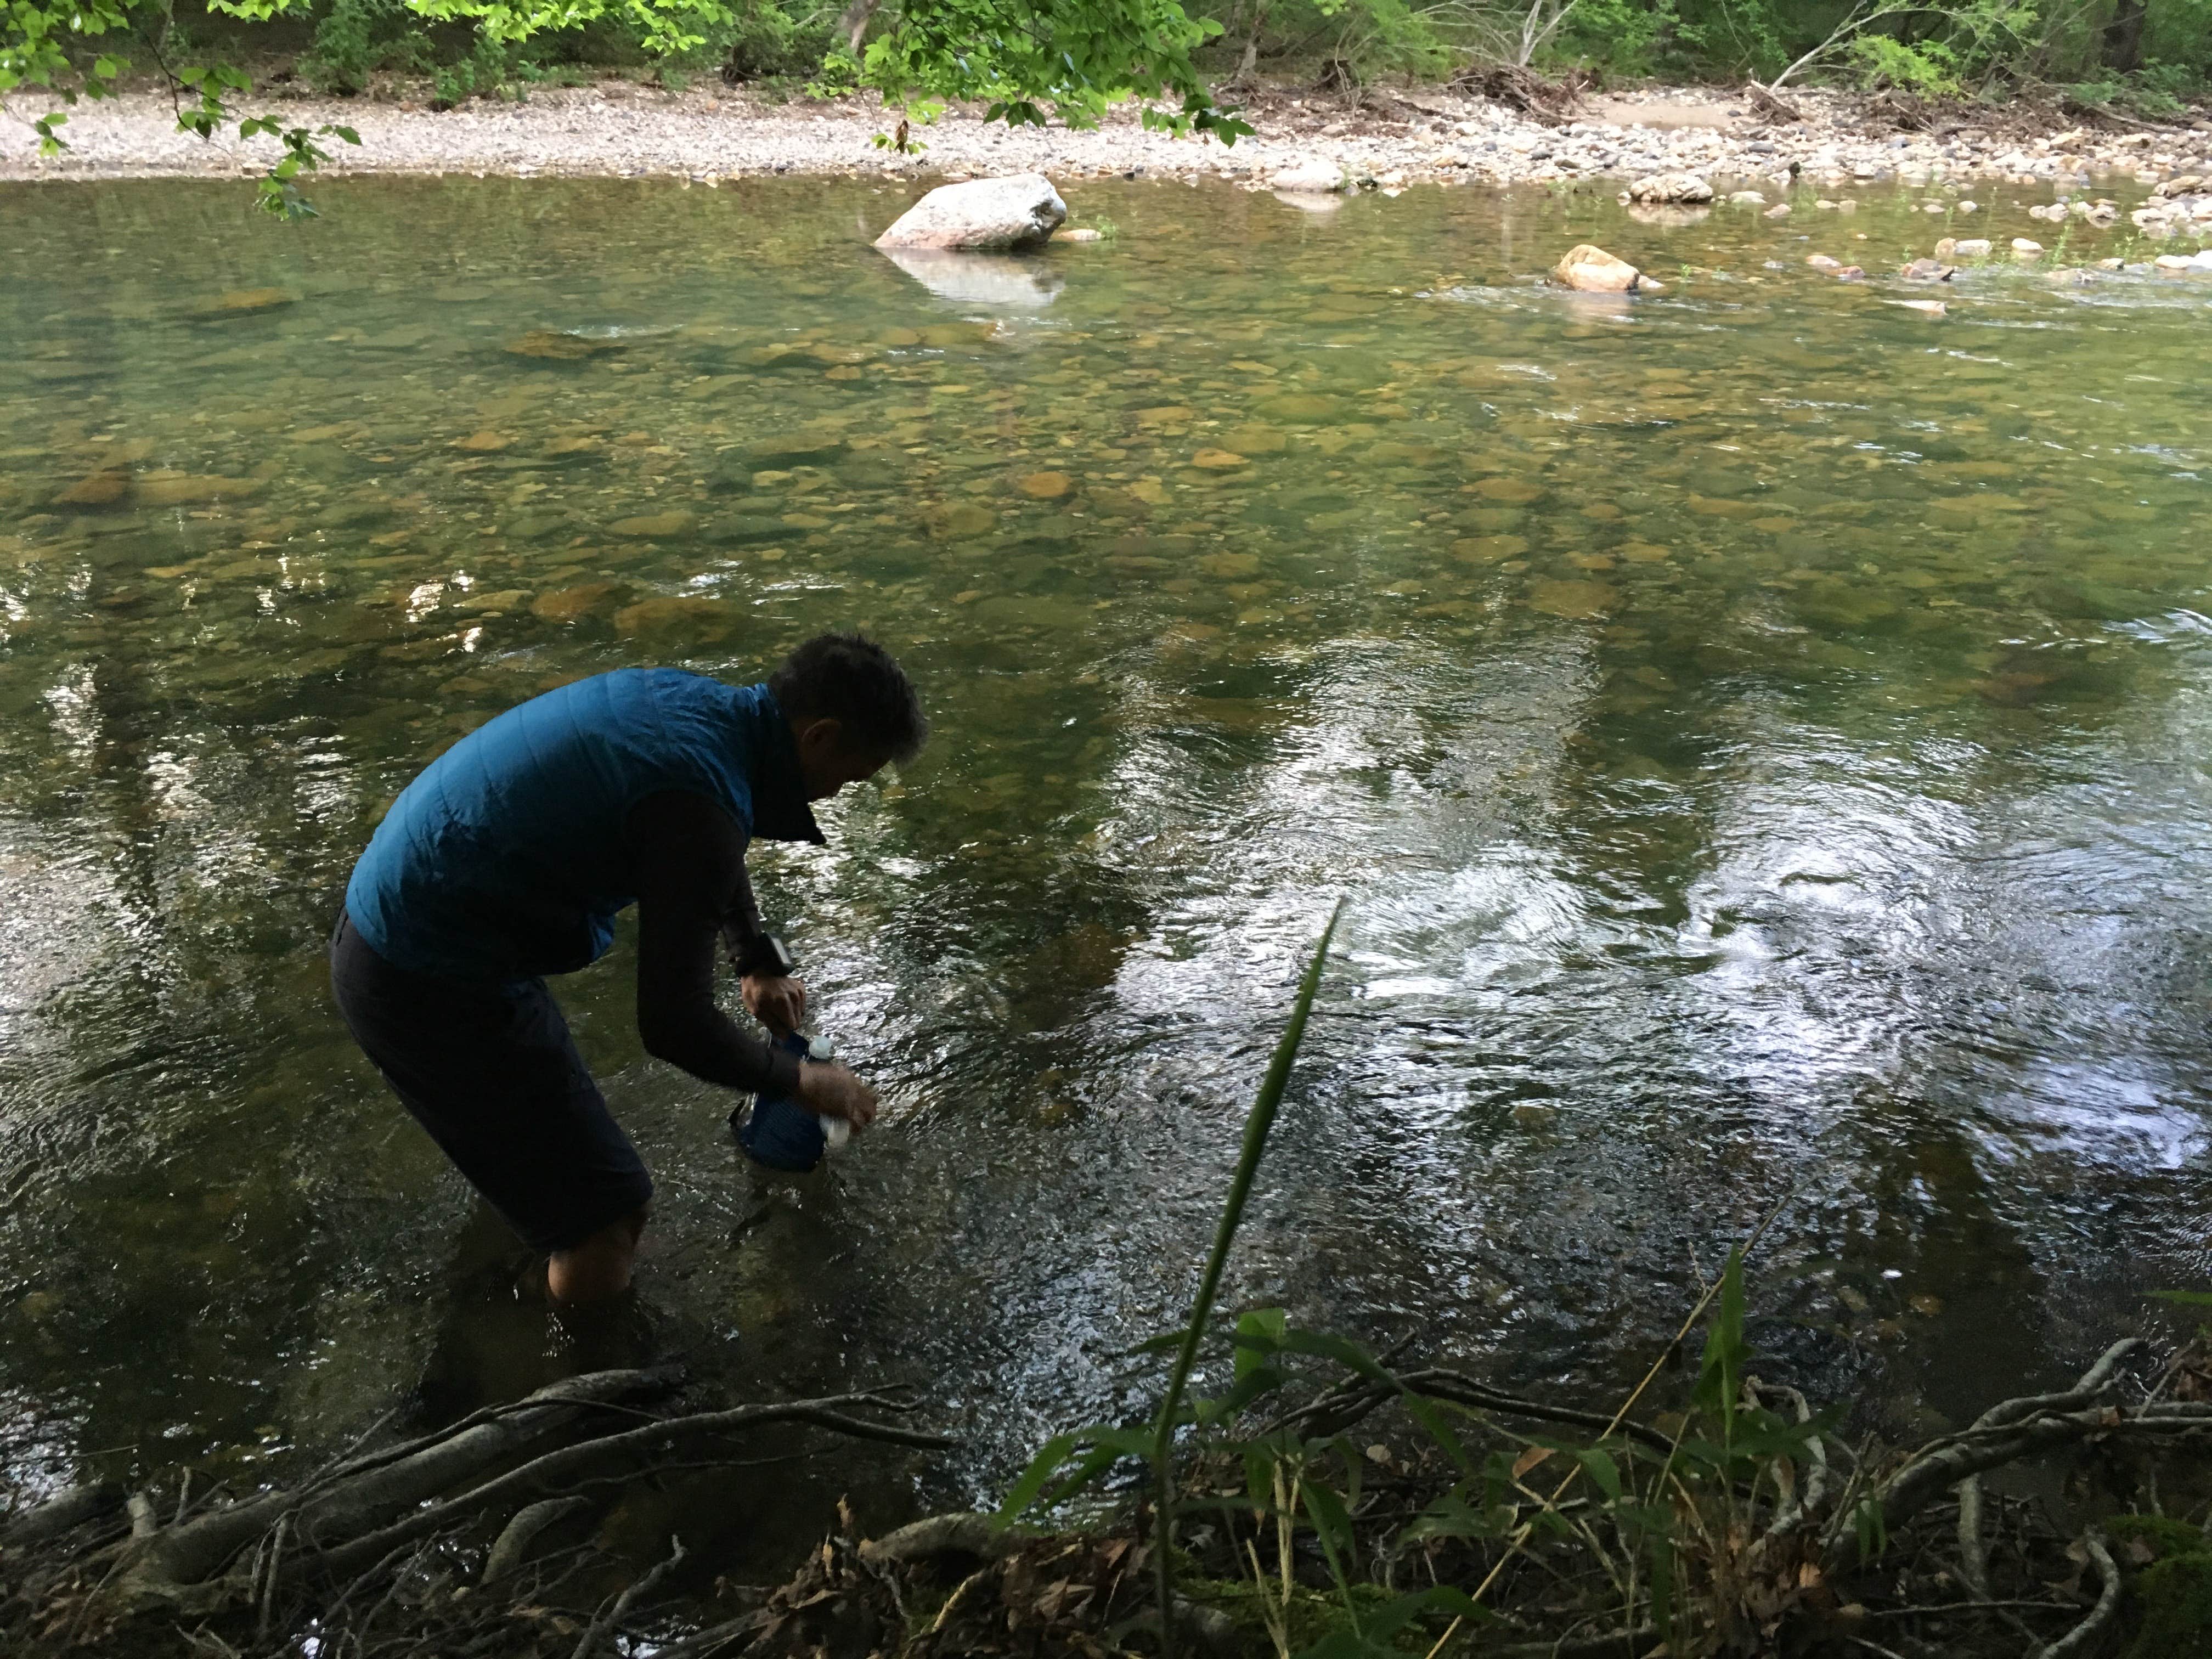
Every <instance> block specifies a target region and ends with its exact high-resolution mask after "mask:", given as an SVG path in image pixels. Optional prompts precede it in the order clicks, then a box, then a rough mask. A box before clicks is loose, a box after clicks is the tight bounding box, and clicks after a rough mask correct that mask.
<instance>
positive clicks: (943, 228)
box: [876, 173, 1067, 252]
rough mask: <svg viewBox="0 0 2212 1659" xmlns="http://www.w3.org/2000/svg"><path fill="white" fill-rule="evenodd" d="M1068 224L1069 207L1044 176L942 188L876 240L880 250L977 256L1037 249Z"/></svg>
mask: <svg viewBox="0 0 2212 1659" xmlns="http://www.w3.org/2000/svg"><path fill="white" fill-rule="evenodd" d="M1066 218H1067V204H1066V203H1065V202H1063V201H1061V200H1060V192H1059V191H1056V190H1054V188H1053V187H1052V180H1051V179H1048V178H1046V177H1045V176H1044V174H1042V173H1010V174H1008V175H1007V176H1006V177H1005V178H1003V179H969V180H968V181H967V182H966V183H965V184H959V185H939V186H938V187H937V188H936V189H935V190H933V191H930V192H929V194H928V195H927V196H925V197H922V198H921V200H920V201H919V202H916V203H915V204H914V205H913V206H912V207H910V208H908V210H906V211H905V212H904V213H902V214H901V215H899V216H898V218H897V219H896V220H895V221H894V222H892V224H891V228H890V229H889V230H887V231H885V232H884V234H882V235H880V236H878V237H877V238H876V246H878V247H880V248H894V247H941V248H945V247H949V248H967V249H969V250H972V251H975V252H1000V251H1003V250H1005V249H1007V248H1017V247H1035V246H1037V245H1038V244H1039V243H1041V242H1043V241H1045V240H1048V239H1049V238H1050V237H1051V235H1052V234H1053V232H1054V231H1055V230H1057V229H1058V228H1060V226H1061V224H1063V223H1064V222H1066Z"/></svg>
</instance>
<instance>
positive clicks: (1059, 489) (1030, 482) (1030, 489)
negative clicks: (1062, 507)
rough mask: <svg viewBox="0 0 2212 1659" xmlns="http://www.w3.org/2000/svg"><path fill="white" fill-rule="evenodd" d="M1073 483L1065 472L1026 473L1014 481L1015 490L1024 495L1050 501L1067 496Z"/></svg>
mask: <svg viewBox="0 0 2212 1659" xmlns="http://www.w3.org/2000/svg"><path fill="white" fill-rule="evenodd" d="M1072 483H1073V480H1072V479H1070V478H1069V477H1068V476H1067V474H1066V473H1065V472H1024V474H1023V475H1022V476H1021V477H1018V478H1017V479H1015V480H1014V488H1015V489H1018V490H1020V491H1021V492H1022V494H1023V495H1030V496H1034V497H1035V498H1036V500H1038V501H1051V500H1053V499H1054V498H1055V497H1057V496H1060V495H1066V494H1067V492H1068V489H1069V488H1070V487H1071V485H1072Z"/></svg>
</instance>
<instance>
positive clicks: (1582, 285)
mask: <svg viewBox="0 0 2212 1659" xmlns="http://www.w3.org/2000/svg"><path fill="white" fill-rule="evenodd" d="M1552 275H1553V276H1554V277H1555V278H1557V279H1558V280H1559V282H1561V283H1565V285H1566V286H1567V287H1569V288H1571V289H1581V290H1582V291H1583V293H1586V294H1644V293H1650V294H1656V293H1659V292H1661V291H1662V289H1664V288H1665V286H1666V284H1664V283H1657V282H1654V281H1653V280H1652V279H1651V278H1650V277H1649V276H1645V275H1644V273H1643V272H1642V271H1640V270H1638V269H1637V268H1636V267H1635V266H1634V265H1632V264H1629V263H1628V261H1627V260H1626V259H1621V258H1615V257H1614V256H1613V255H1612V254H1610V253H1607V252H1606V251H1605V250H1604V249H1603V248H1601V247H1597V246H1593V245H1592V244H1590V243H1589V242H1584V243H1583V244H1581V245H1580V246H1577V247H1573V248H1570V249H1569V250H1568V251H1567V254H1566V257H1565V258H1563V259H1561V260H1560V261H1559V264H1556V265H1554V266H1553V268H1552Z"/></svg>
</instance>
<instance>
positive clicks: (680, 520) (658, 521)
mask: <svg viewBox="0 0 2212 1659" xmlns="http://www.w3.org/2000/svg"><path fill="white" fill-rule="evenodd" d="M698 522H699V515H698V514H697V513H685V512H682V511H680V510H678V511H671V512H667V513H641V514H640V515H639V516H637V517H636V518H634V519H617V520H615V521H614V522H613V523H612V524H611V525H609V526H607V528H608V529H610V530H611V531H613V532H615V534H616V535H617V536H642V537H646V538H653V537H661V536H681V535H683V534H684V533H685V532H688V531H690V530H692V529H694V528H695V527H696V526H697V525H698Z"/></svg>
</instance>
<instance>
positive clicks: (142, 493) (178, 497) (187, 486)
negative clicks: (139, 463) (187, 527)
mask: <svg viewBox="0 0 2212 1659" xmlns="http://www.w3.org/2000/svg"><path fill="white" fill-rule="evenodd" d="M260 493H261V485H260V484H259V483H258V482H257V481H256V480H254V479H252V478H213V477H209V478H194V477H185V476H184V475H183V474H181V473H168V474H162V473H158V472H149V473H148V474H146V475H145V476H144V477H141V478H140V479H139V480H138V482H137V485H136V487H135V489H134V499H135V500H136V501H137V502H138V503H139V504H140V505H141V506H144V507H190V506H193V505H195V504H197V503H198V502H201V501H222V500H224V499H226V498H228V500H231V501H240V500H243V499H244V498H245V497H246V496H248V495H259V494H260Z"/></svg>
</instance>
